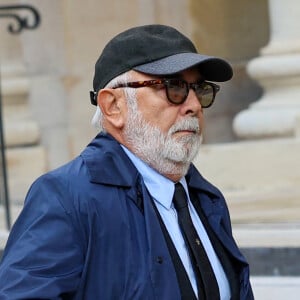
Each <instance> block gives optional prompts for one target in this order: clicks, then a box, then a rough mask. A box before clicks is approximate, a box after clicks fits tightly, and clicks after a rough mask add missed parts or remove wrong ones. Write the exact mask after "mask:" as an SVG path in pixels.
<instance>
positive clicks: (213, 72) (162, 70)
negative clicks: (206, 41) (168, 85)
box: [133, 53, 233, 82]
mask: <svg viewBox="0 0 300 300" xmlns="http://www.w3.org/2000/svg"><path fill="white" fill-rule="evenodd" d="M191 67H199V71H200V73H201V75H202V76H203V77H204V78H205V79H206V80H210V81H217V82H222V81H227V80H230V79H231V78H232V75H233V72H232V68H231V66H230V65H229V63H227V62H226V61H225V60H223V59H221V58H217V57H213V56H206V55H201V54H198V53H179V54H174V55H171V56H168V57H164V58H162V59H159V60H155V61H153V62H150V63H147V64H143V65H139V66H136V67H134V68H133V69H134V70H136V71H139V72H142V73H146V74H150V75H157V76H160V75H171V74H175V73H179V72H182V71H184V70H186V69H189V68H191Z"/></svg>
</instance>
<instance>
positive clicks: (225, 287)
mask: <svg viewBox="0 0 300 300" xmlns="http://www.w3.org/2000/svg"><path fill="white" fill-rule="evenodd" d="M121 146H122V145H121ZM122 148H123V149H124V151H125V153H126V154H127V155H128V157H129V158H130V160H131V161H132V163H133V164H134V165H135V167H136V168H137V170H138V171H139V173H140V174H141V175H142V177H143V180H144V182H145V185H146V187H147V189H148V191H149V193H150V194H151V196H152V197H153V199H154V203H155V205H156V207H157V209H158V211H159V213H160V215H161V218H162V220H163V222H164V224H165V226H166V228H167V230H168V233H169V235H170V237H171V239H172V241H173V243H174V245H175V247H176V250H177V252H178V254H179V257H180V258H181V260H182V263H183V265H184V268H185V270H186V272H187V275H188V277H189V279H190V282H191V284H192V287H193V289H194V292H195V294H196V295H198V290H197V284H196V278H195V275H194V271H193V267H192V264H191V261H190V258H189V254H188V250H187V248H186V245H185V242H184V239H183V236H182V234H181V231H180V228H179V225H178V220H177V212H176V210H175V208H174V205H173V202H172V199H173V194H174V190H175V186H174V182H173V181H171V180H169V179H168V178H166V177H164V176H162V175H161V174H159V173H158V172H157V171H155V170H154V169H152V168H151V167H150V166H149V165H147V164H146V163H145V162H143V161H142V160H141V159H139V158H138V157H137V156H135V155H134V154H133V153H132V152H130V151H129V150H128V149H127V148H125V147H124V146H122ZM180 183H181V184H182V185H183V187H184V189H185V191H186V194H187V195H188V206H189V210H190V214H191V217H192V221H193V224H194V226H195V228H196V230H197V232H198V235H199V237H200V239H201V241H202V243H203V246H204V248H205V250H206V253H207V255H208V258H209V260H210V263H211V265H212V268H213V270H214V273H215V276H216V279H217V282H218V285H219V290H220V296H221V299H222V300H229V299H230V287H229V283H228V280H227V277H226V275H225V272H224V270H223V267H222V265H221V263H220V261H219V259H218V257H217V255H216V253H215V251H214V249H213V247H212V244H211V242H210V240H209V237H208V235H207V233H206V230H205V228H204V226H203V224H202V222H201V220H200V218H199V216H198V214H197V212H196V211H195V208H194V206H193V205H192V203H191V201H190V198H189V193H188V188H187V183H186V180H185V177H183V178H181V179H180Z"/></svg>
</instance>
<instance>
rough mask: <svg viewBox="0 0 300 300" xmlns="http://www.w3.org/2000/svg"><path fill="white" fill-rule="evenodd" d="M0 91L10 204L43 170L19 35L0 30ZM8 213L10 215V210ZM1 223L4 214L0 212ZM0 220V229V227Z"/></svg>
mask: <svg viewBox="0 0 300 300" xmlns="http://www.w3.org/2000/svg"><path fill="white" fill-rule="evenodd" d="M0 40H1V43H0V57H1V70H0V71H1V88H2V89H1V91H2V101H3V102H2V105H3V120H4V122H3V123H4V136H5V146H6V160H7V173H8V186H9V195H10V200H11V203H12V204H14V203H16V202H19V203H23V200H24V197H25V194H26V192H27V190H28V188H29V186H30V184H31V183H32V181H33V180H34V179H36V178H37V177H38V176H39V175H40V174H41V173H43V172H45V170H46V155H45V151H44V148H43V147H41V146H40V144H39V141H40V130H39V126H38V124H37V122H36V121H35V120H34V118H33V117H32V115H31V112H30V108H29V105H28V95H29V90H30V80H29V78H28V77H27V73H26V68H25V66H24V64H23V62H22V48H21V43H20V37H19V36H16V35H10V34H9V33H7V32H6V31H5V30H1V31H0ZM14 208H15V207H14V206H13V207H12V213H13V217H14V210H15V209H14ZM0 219H1V222H2V221H3V220H4V217H3V216H1V215H0ZM1 222H0V228H1Z"/></svg>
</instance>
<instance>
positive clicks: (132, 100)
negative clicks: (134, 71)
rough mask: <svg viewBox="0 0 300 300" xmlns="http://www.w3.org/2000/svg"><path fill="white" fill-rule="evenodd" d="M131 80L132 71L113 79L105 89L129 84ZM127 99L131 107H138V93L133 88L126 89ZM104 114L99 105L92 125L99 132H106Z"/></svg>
mask: <svg viewBox="0 0 300 300" xmlns="http://www.w3.org/2000/svg"><path fill="white" fill-rule="evenodd" d="M130 78H131V74H130V71H128V72H125V73H123V74H121V75H119V76H117V77H115V78H113V79H112V80H111V81H110V82H109V83H108V84H107V85H106V86H105V88H112V87H113V86H116V85H118V84H124V83H127V82H128V81H129V80H130ZM124 93H125V97H126V100H127V104H128V106H129V107H131V106H132V105H136V91H135V89H132V88H124ZM103 119H104V116H103V113H102V111H101V109H100V107H99V106H98V105H97V108H96V112H95V114H94V116H93V118H92V121H91V123H92V125H93V126H94V127H95V128H96V129H97V130H99V131H103V132H106V130H105V128H104V126H103Z"/></svg>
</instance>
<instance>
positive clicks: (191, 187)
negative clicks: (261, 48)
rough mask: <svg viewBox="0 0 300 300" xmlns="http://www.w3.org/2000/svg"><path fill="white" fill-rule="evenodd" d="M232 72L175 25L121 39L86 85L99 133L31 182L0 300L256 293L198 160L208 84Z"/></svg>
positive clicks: (1, 272)
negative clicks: (78, 152)
mask: <svg viewBox="0 0 300 300" xmlns="http://www.w3.org/2000/svg"><path fill="white" fill-rule="evenodd" d="M231 77H232V69H231V67H230V65H229V64H228V63H227V62H226V61H224V60H222V59H220V58H216V57H210V56H205V55H201V54H198V53H197V51H196V49H195V47H194V45H193V43H192V42H191V41H190V40H189V39H188V38H187V37H185V36H184V35H183V34H181V33H180V32H178V31H177V30H176V29H174V28H172V27H168V26H163V25H147V26H140V27H135V28H131V29H129V30H127V31H124V32H122V33H120V34H119V35H117V36H116V37H114V38H113V39H112V40H111V41H110V42H109V43H108V44H107V46H106V47H105V48H104V50H103V52H102V54H101V56H100V57H99V59H98V61H97V62H96V66H95V76H94V84H93V85H94V90H93V91H92V92H91V93H90V97H91V102H92V104H94V105H96V106H97V111H96V114H95V116H94V118H93V122H94V123H95V124H97V125H98V126H100V128H101V129H102V130H101V133H100V134H99V135H98V136H97V137H96V138H95V139H94V140H93V141H92V142H91V143H90V144H89V145H88V146H87V147H86V149H85V150H84V151H83V152H82V153H81V155H80V156H78V157H77V158H75V159H74V160H73V161H71V162H69V163H68V164H66V165H64V166H62V167H60V168H58V169H57V170H54V171H52V172H49V173H47V174H45V175H43V176H41V177H40V178H39V179H38V180H37V181H36V182H35V183H34V184H33V185H32V187H31V188H30V190H29V193H28V195H27V197H26V200H25V205H24V209H23V211H22V213H21V214H20V216H19V218H18V220H17V221H16V223H15V225H14V227H13V229H12V231H11V233H10V237H9V239H8V243H7V246H6V249H5V252H4V256H3V260H2V263H1V269H0V299H1V300H2V299H9V300H12V299H85V300H89V299H142V300H144V299H164V300H165V299H166V300H174V299H189V300H190V299H209V300H215V299H243V300H246V299H253V295H252V290H251V286H250V282H249V267H248V264H247V262H246V261H245V259H244V257H243V256H242V255H241V253H240V251H239V249H238V247H237V245H236V243H235V241H234V239H233V236H232V232H231V224H230V217H229V213H228V210H227V206H226V203H225V200H224V198H223V196H222V194H221V193H220V191H219V190H218V189H217V188H216V187H214V186H213V185H211V184H210V183H209V182H207V181H206V180H205V179H204V178H203V177H202V176H201V175H200V174H199V172H198V171H197V170H196V168H195V167H194V166H193V164H192V160H193V159H194V158H195V156H196V154H197V153H198V150H199V147H200V144H201V137H202V129H203V110H204V109H206V108H208V107H209V106H211V105H212V103H213V102H214V99H215V96H216V94H217V92H218V91H219V86H218V85H217V84H215V83H212V82H211V81H214V82H221V81H226V80H229V79H230V78H231Z"/></svg>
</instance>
